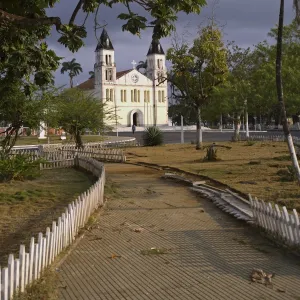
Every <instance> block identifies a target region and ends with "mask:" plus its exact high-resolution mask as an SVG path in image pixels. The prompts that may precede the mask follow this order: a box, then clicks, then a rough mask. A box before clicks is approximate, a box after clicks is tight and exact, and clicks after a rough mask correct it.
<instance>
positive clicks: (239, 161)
mask: <svg viewBox="0 0 300 300" xmlns="http://www.w3.org/2000/svg"><path fill="white" fill-rule="evenodd" d="M216 144H217V145H218V144H219V145H225V146H229V147H232V148H231V149H230V150H229V149H226V148H217V149H218V150H217V154H218V158H219V159H220V160H219V161H216V162H203V158H204V157H205V155H206V149H204V150H195V145H189V144H183V145H180V144H179V145H178V144H176V145H164V146H159V147H135V148H128V149H127V152H126V155H127V161H128V162H134V163H136V162H146V163H152V164H157V165H160V166H171V167H176V168H179V169H181V170H184V171H189V172H193V173H194V174H198V175H203V176H208V177H210V178H212V179H215V180H218V181H219V182H221V183H224V184H226V185H229V186H230V187H232V188H234V189H236V190H238V191H240V192H242V193H244V194H249V193H250V194H251V195H253V196H255V197H258V198H259V199H261V200H265V201H270V202H274V203H279V204H281V205H286V206H287V208H289V209H292V208H296V209H298V210H299V211H300V201H299V199H300V190H299V186H298V184H297V182H296V181H284V180H283V178H282V176H280V175H278V174H277V173H278V172H280V171H281V172H282V171H284V172H285V171H286V170H287V166H290V165H291V161H290V159H289V155H288V149H287V145H286V144H285V143H281V142H273V143H264V142H255V143H254V144H250V145H249V144H248V143H247V142H239V143H232V142H227V143H225V142H224V143H216ZM207 145H210V144H204V146H207Z"/></svg>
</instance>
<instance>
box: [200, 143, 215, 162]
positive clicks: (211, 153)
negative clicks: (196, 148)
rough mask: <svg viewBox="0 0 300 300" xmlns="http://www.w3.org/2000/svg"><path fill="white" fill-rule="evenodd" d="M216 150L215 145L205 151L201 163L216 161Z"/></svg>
mask: <svg viewBox="0 0 300 300" xmlns="http://www.w3.org/2000/svg"><path fill="white" fill-rule="evenodd" d="M217 160H219V159H218V156H217V149H216V148H215V145H211V146H209V147H208V148H207V149H206V156H205V157H204V159H203V161H217Z"/></svg>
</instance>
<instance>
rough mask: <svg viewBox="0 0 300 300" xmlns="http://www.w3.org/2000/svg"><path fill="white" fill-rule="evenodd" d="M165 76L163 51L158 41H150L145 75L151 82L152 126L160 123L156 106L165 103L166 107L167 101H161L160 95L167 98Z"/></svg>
mask: <svg viewBox="0 0 300 300" xmlns="http://www.w3.org/2000/svg"><path fill="white" fill-rule="evenodd" d="M166 74H167V68H166V56H165V53H164V50H163V48H162V46H161V44H160V42H159V40H152V42H151V44H150V47H149V51H148V53H147V71H146V75H147V77H148V78H150V79H151V80H152V81H153V112H154V115H153V124H154V125H155V126H156V125H158V124H159V123H160V120H158V105H159V106H162V105H165V103H167V105H168V101H166V100H165V99H161V97H162V96H161V95H164V98H167V91H168V84H167V80H166ZM162 91H163V92H162Z"/></svg>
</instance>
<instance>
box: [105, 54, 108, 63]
mask: <svg viewBox="0 0 300 300" xmlns="http://www.w3.org/2000/svg"><path fill="white" fill-rule="evenodd" d="M105 63H106V64H107V65H108V55H105Z"/></svg>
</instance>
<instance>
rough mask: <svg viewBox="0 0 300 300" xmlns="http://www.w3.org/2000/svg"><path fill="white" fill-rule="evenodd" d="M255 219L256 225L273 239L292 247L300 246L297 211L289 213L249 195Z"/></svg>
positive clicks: (299, 227) (299, 226) (283, 208)
mask: <svg viewBox="0 0 300 300" xmlns="http://www.w3.org/2000/svg"><path fill="white" fill-rule="evenodd" d="M249 200H250V205H251V208H252V211H253V218H254V222H255V223H256V225H258V226H260V227H262V228H264V229H265V230H266V231H267V232H268V233H270V234H271V235H272V236H273V237H275V238H279V239H281V240H283V241H284V242H285V243H286V244H288V245H290V246H299V244H300V225H299V224H300V223H299V216H298V213H297V211H296V209H293V212H292V213H289V212H288V210H287V208H286V207H285V206H283V207H282V208H280V207H279V206H278V205H277V204H275V206H274V207H273V206H272V204H271V203H268V204H267V203H265V202H264V201H259V200H258V199H257V198H254V199H253V198H252V197H251V195H249Z"/></svg>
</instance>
